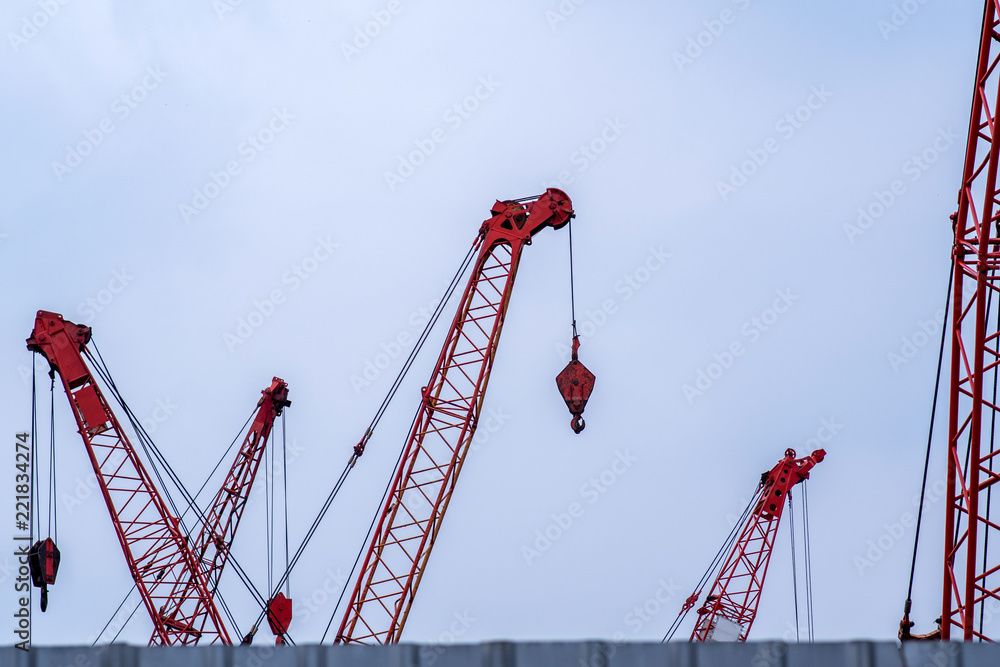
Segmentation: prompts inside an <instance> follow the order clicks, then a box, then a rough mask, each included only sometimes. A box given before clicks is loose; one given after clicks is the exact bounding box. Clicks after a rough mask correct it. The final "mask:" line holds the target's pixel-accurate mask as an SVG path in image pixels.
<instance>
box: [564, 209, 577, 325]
mask: <svg viewBox="0 0 1000 667" xmlns="http://www.w3.org/2000/svg"><path fill="white" fill-rule="evenodd" d="M566 226H567V227H568V228H569V307H570V313H571V316H572V318H573V338H576V337H577V334H576V280H575V278H574V277H573V220H572V218H571V219H570V221H569V223H567V225H566Z"/></svg>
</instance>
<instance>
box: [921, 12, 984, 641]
mask: <svg viewBox="0 0 1000 667" xmlns="http://www.w3.org/2000/svg"><path fill="white" fill-rule="evenodd" d="M998 22H1000V17H998V1H997V0H987V2H986V9H985V11H984V14H983V27H982V33H981V36H980V43H979V61H978V65H977V67H976V81H975V89H974V91H973V97H972V113H971V118H970V121H969V136H968V142H967V145H966V153H965V165H964V170H963V174H962V184H961V189H960V190H959V194H958V212H957V213H956V214H955V216H954V217H953V220H954V225H955V242H954V246H953V248H952V258H953V261H954V267H953V271H954V273H953V277H952V289H953V291H952V295H951V305H952V318H951V378H950V392H949V394H950V409H949V415H948V476H947V496H946V500H947V506H946V510H945V535H944V538H945V550H944V581H943V600H942V615H941V620H942V623H941V627H940V633H941V634H940V636H941V638H942V639H950V638H951V637H952V636H953V635H952V633H953V632H954V633H955V636H956V637H961V638H962V639H964V640H966V641H968V640H972V639H973V638H979V639H981V640H991V639H997V638H1000V629H998V628H997V626H996V623H994V624H993V627H992V632H990V631H989V628H986V629H985V631H984V627H983V620H984V617H992V616H995V614H996V612H997V611H1000V576H997V574H996V572H997V570H998V569H1000V557H998V556H997V552H996V549H994V552H993V554H989V553H988V552H987V549H986V548H987V545H988V544H989V542H990V541H991V540H990V538H991V536H992V541H993V542H994V544H996V541H997V540H998V539H1000V524H998V523H997V517H996V516H994V517H993V518H992V519H991V518H990V500H991V491H992V488H993V485H994V484H996V483H997V482H998V481H1000V474H998V472H997V466H996V465H994V459H995V458H996V457H997V456H998V455H1000V447H998V446H997V444H996V443H995V441H994V440H995V439H994V427H993V424H994V421H995V418H996V417H997V413H998V412H1000V407H998V403H997V393H996V392H997V367H998V364H1000V348H998V338H1000V333H998V324H997V321H996V318H997V315H996V313H995V312H993V311H994V308H993V301H995V300H996V296H997V295H996V292H997V290H998V288H1000V275H998V272H997V268H998V266H1000V229H998V227H997V220H998V215H1000V210H998V206H997V203H998V197H1000V193H998V191H997V166H998V158H1000V145H998V140H997V125H996V123H997V116H996V114H997V110H998V109H1000V73H998V71H997V64H998V59H1000V54H998V52H997V48H996V43H997V41H998V39H1000V33H998ZM991 314H992V317H991ZM991 319H992V320H993V321H991ZM990 382H992V384H993V387H992V388H990V387H989V383H990ZM991 575H992V576H993V580H992V581H988V578H989V577H990V576H991ZM987 603H988V604H989V607H990V608H989V609H984V605H986V604H987ZM977 608H978V610H979V612H978V614H977V612H976V610H977ZM906 621H907V619H905V618H904V622H906ZM930 634H932V635H933V634H934V633H930ZM991 635H992V636H991Z"/></svg>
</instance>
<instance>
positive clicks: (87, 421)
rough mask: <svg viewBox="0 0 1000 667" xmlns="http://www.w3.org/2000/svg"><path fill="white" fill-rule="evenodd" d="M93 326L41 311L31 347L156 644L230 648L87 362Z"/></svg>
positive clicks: (200, 578)
mask: <svg viewBox="0 0 1000 667" xmlns="http://www.w3.org/2000/svg"><path fill="white" fill-rule="evenodd" d="M89 341H90V327H86V326H82V325H76V324H73V323H72V322H68V321H65V320H63V318H62V316H61V315H58V314H56V313H50V312H46V311H38V315H37V317H36V319H35V328H34V331H33V332H32V335H31V338H29V339H28V341H27V342H28V349H29V350H31V351H33V352H38V353H39V354H41V355H43V356H44V357H45V358H46V359H47V360H48V362H49V364H50V365H51V366H52V368H54V369H55V370H57V371H58V372H59V377H60V378H61V380H62V384H63V388H64V389H65V391H66V395H67V397H69V401H70V404H71V405H72V407H73V416H74V417H75V418H76V423H77V426H78V428H79V431H80V435H81V436H83V442H84V445H85V446H86V448H87V454H88V456H89V457H90V462H91V464H92V465H93V467H94V474H95V475H96V476H97V483H98V485H99V486H100V488H101V494H102V495H103V496H104V501H105V502H106V503H107V506H108V510H109V512H110V513H111V519H112V521H113V523H114V528H115V534H116V535H117V536H118V541H119V542H120V543H121V547H122V551H124V553H125V560H126V561H127V563H128V567H129V570H130V571H131V573H132V578H133V579H134V580H135V584H136V587H137V588H138V589H139V593H140V595H141V596H142V601H143V604H144V605H145V606H146V610H147V611H148V612H149V616H150V618H152V619H153V627H154V630H153V632H154V636H155V637H156V639H157V643H162V644H193V643H197V642H198V641H199V640H205V641H206V643H215V642H222V643H227V644H228V643H231V642H230V640H229V635H228V634H227V632H226V628H225V626H224V625H223V623H222V619H221V618H220V616H219V612H218V610H217V609H216V607H215V604H214V602H213V600H212V595H211V593H210V591H209V589H208V587H207V585H206V580H205V576H204V573H203V572H202V570H201V567H200V564H199V563H198V560H197V559H196V558H195V556H194V554H193V553H192V552H191V549H189V548H188V545H187V542H186V538H185V536H184V535H183V534H182V533H181V530H180V528H179V526H178V521H177V519H176V518H174V517H173V516H172V515H171V514H170V510H169V509H168V508H167V505H166V504H165V503H164V500H163V497H162V496H161V495H160V493H159V491H157V489H156V487H155V485H154V484H153V481H152V480H151V479H150V477H149V474H148V473H147V472H146V469H145V467H144V466H143V464H142V462H141V461H140V459H139V457H138V455H137V454H136V451H135V449H134V448H133V447H132V444H131V443H130V442H129V440H128V438H127V437H126V435H125V432H124V430H123V429H122V427H121V424H119V422H118V419H117V418H116V417H115V415H114V412H112V410H111V407H110V406H109V404H108V402H107V400H106V399H105V398H104V394H103V393H102V392H101V390H100V388H99V387H98V385H97V383H96V382H95V380H94V376H93V375H92V374H91V372H90V369H89V368H88V367H87V364H86V362H85V361H84V359H83V357H82V352H83V350H84V348H85V346H86V344H87V343H88V342H89ZM187 586H190V587H191V588H192V589H193V590H192V592H191V595H190V596H189V597H188V598H187V599H185V600H184V601H183V604H181V605H179V606H177V608H176V609H175V611H174V613H173V614H172V615H171V616H169V617H168V616H166V615H164V614H163V613H161V608H162V607H164V606H165V605H168V604H170V603H171V595H172V592H173V591H174V590H176V589H177V588H178V587H187Z"/></svg>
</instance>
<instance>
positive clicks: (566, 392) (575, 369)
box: [556, 336, 595, 433]
mask: <svg viewBox="0 0 1000 667" xmlns="http://www.w3.org/2000/svg"><path fill="white" fill-rule="evenodd" d="M579 350H580V337H579V336H573V358H572V359H570V362H569V363H568V364H566V368H564V369H562V371H561V372H560V373H559V375H557V376H556V386H557V387H559V393H560V394H562V397H563V400H564V401H566V407H567V408H569V412H570V414H571V415H573V419H571V420H570V422H569V423H570V426H571V427H573V432H574V433H580V432H581V431H583V429H584V428H585V427H586V426H587V423H586V422H584V421H583V410H584V408H586V407H587V401H588V400H589V399H590V394H591V393H592V392H593V391H594V379H595V378H594V374H593V373H591V372H590V370H588V369H587V367H586V366H584V365H583V364H582V363H581V362H580V360H579V359H578V358H577V353H578V352H579Z"/></svg>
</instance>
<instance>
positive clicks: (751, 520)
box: [664, 449, 826, 642]
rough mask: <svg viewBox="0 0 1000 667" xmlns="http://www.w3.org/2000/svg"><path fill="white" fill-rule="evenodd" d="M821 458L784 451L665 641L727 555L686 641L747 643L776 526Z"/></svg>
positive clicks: (819, 451)
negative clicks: (793, 491)
mask: <svg viewBox="0 0 1000 667" xmlns="http://www.w3.org/2000/svg"><path fill="white" fill-rule="evenodd" d="M825 456H826V452H825V451H823V450H822V449H817V450H816V451H814V452H813V453H812V454H810V455H809V456H806V457H804V458H801V459H797V458H795V450H794V449H786V450H785V457H784V458H783V459H781V460H780V461H779V462H778V464H777V465H775V466H774V467H773V468H771V469H770V470H768V471H767V472H765V473H763V474H762V475H761V478H760V484H759V485H758V486H757V491H756V492H755V493H754V495H753V498H752V499H751V500H750V503H749V504H748V505H747V509H746V510H745V511H744V512H743V515H742V516H741V517H740V520H739V521H738V522H737V523H736V525H735V526H734V527H733V530H732V531H731V532H730V536H729V538H727V540H726V542H725V544H724V545H723V547H722V549H720V550H719V553H718V554H717V555H716V558H715V559H714V560H713V562H712V565H710V566H709V568H708V570H707V571H706V572H705V575H704V576H703V577H702V580H701V582H699V584H698V587H697V589H696V590H695V592H694V593H692V594H691V595H690V596H689V597H688V598H687V600H685V602H684V605H683V607H682V608H681V611H680V614H678V617H677V619H675V621H674V623H673V625H671V627H670V630H669V631H668V632H667V636H666V637H664V641H666V640H668V639H670V638H671V637H672V636H673V634H674V633H675V632H676V631H677V628H678V627H679V626H680V624H681V622H682V621H683V619H684V617H685V616H686V615H687V613H688V611H690V610H691V609H692V608H693V607H694V606H695V604H696V603H697V602H698V598H699V597H700V596H701V590H702V586H703V585H704V583H705V582H707V581H708V579H709V577H710V576H711V573H712V572H713V571H714V570H715V567H716V566H717V565H718V563H719V561H720V559H721V557H722V555H723V554H724V553H726V552H727V549H728V556H726V559H725V561H723V562H722V563H723V564H722V567H721V569H720V570H719V574H718V576H717V577H716V578H715V581H714V582H713V583H712V587H711V589H710V590H709V592H708V595H707V596H705V602H704V604H703V605H702V606H701V607H700V608H699V609H698V610H697V613H698V620H697V621H696V622H695V626H694V629H693V630H692V631H691V641H693V642H706V641H741V642H745V641H746V640H747V636H748V635H749V634H750V628H751V626H753V622H754V618H755V617H756V615H757V605H758V604H759V603H760V596H761V591H762V590H763V587H764V577H765V576H766V575H767V566H768V563H769V562H770V560H771V551H772V549H773V547H774V539H775V536H776V535H777V532H778V525H779V524H780V522H781V516H782V514H783V512H784V509H785V505H786V504H788V505H790V504H791V494H790V492H791V489H792V487H794V486H795V485H796V484H798V483H799V482H802V481H804V480H806V479H809V471H810V470H812V468H813V467H814V466H815V465H816V464H817V463H820V462H821V461H822V460H823V459H824V457H825ZM786 498H787V499H788V501H787V503H786ZM807 544H808V542H807ZM730 545H731V546H730ZM807 563H808V558H807Z"/></svg>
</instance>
